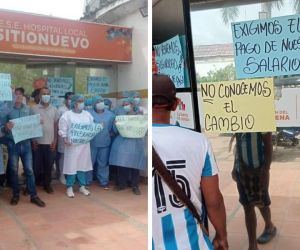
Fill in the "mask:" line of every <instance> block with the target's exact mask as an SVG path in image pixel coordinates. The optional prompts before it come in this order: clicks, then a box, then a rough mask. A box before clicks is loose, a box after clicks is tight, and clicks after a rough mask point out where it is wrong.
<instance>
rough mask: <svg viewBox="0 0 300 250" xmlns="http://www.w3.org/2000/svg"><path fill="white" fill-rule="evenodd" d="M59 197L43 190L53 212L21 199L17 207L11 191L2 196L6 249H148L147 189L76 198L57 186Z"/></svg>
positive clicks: (0, 239) (0, 221)
mask: <svg viewBox="0 0 300 250" xmlns="http://www.w3.org/2000/svg"><path fill="white" fill-rule="evenodd" d="M53 187H54V190H55V193H54V194H47V193H45V192H44V191H43V190H42V189H41V188H38V194H39V196H40V197H41V198H42V199H43V200H44V201H45V202H46V204H47V207H45V208H39V207H37V206H35V205H33V204H31V203H30V202H29V197H28V196H21V200H20V202H19V204H18V205H17V206H11V205H10V204H9V200H10V197H11V192H10V190H5V191H4V193H3V194H1V195H0V249H1V250H4V249H5V250H23V249H24V250H25V249H26V250H27V249H28V250H56V249H72V250H77V249H78V250H79V249H82V250H89V249H91V250H92V249H97V250H99V249H103V250H106V249H110V250H113V249H124V250H126V249H128V250H129V249H130V250H134V249H136V250H142V249H147V216H148V214H147V185H145V184H142V185H141V186H140V188H141V191H142V195H140V196H137V195H134V194H133V193H132V192H131V189H127V190H124V191H120V192H114V191H112V190H108V191H106V190H103V189H102V188H100V187H99V186H97V185H96V184H94V185H93V186H91V187H90V190H91V196H83V195H82V194H80V193H79V192H76V193H75V198H74V199H70V198H68V197H67V196H66V195H65V187H64V186H63V185H61V184H59V183H57V182H56V184H54V185H53Z"/></svg>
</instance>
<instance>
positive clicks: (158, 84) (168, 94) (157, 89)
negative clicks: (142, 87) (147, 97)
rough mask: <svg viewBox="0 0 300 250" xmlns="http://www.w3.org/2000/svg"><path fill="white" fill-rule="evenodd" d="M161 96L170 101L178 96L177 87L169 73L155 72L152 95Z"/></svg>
mask: <svg viewBox="0 0 300 250" xmlns="http://www.w3.org/2000/svg"><path fill="white" fill-rule="evenodd" d="M154 96H161V97H164V98H166V99H167V100H168V101H169V102H173V100H174V99H175V97H176V88H175V85H174V83H173V81H172V80H171V79H170V78H169V77H168V76H167V75H161V74H154V75H153V76H152V97H154Z"/></svg>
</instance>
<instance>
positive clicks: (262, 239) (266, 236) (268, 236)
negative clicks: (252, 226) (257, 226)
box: [257, 227, 277, 244]
mask: <svg viewBox="0 0 300 250" xmlns="http://www.w3.org/2000/svg"><path fill="white" fill-rule="evenodd" d="M276 232H277V229H276V227H273V229H272V230H271V231H266V230H265V231H264V232H263V233H262V235H261V236H259V237H258V238H257V243H259V244H266V243H268V242H269V241H270V240H272V239H273V238H274V237H275V235H276Z"/></svg>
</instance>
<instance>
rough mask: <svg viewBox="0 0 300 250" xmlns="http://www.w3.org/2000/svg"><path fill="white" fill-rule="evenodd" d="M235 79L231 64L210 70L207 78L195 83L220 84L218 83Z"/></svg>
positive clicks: (233, 68) (201, 78)
mask: <svg viewBox="0 0 300 250" xmlns="http://www.w3.org/2000/svg"><path fill="white" fill-rule="evenodd" d="M234 79H235V67H234V65H233V64H232V63H231V64H229V65H227V66H225V67H224V68H220V69H214V70H210V71H209V72H208V73H207V76H204V77H200V79H199V81H198V79H197V83H199V82H200V83H202V82H220V81H230V80H234Z"/></svg>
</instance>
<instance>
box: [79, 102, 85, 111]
mask: <svg viewBox="0 0 300 250" xmlns="http://www.w3.org/2000/svg"><path fill="white" fill-rule="evenodd" d="M77 108H78V110H80V111H81V110H83V109H84V103H83V102H80V103H79V104H78V105H77Z"/></svg>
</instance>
